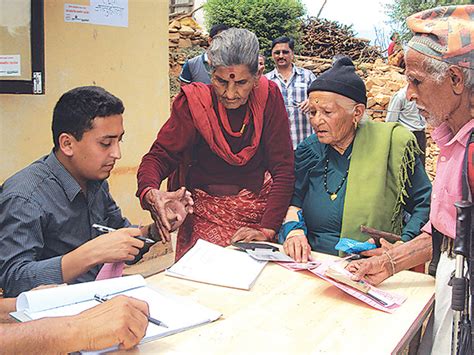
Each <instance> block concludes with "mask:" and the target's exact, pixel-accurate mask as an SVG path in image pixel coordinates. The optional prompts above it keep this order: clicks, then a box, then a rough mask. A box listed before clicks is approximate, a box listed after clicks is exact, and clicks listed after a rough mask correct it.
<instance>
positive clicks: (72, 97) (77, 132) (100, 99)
mask: <svg viewBox="0 0 474 355" xmlns="http://www.w3.org/2000/svg"><path fill="white" fill-rule="evenodd" d="M124 110H125V108H124V106H123V103H122V100H120V99H119V98H117V97H115V96H114V95H112V94H111V93H110V92H108V91H106V90H105V89H103V88H101V87H99V86H82V87H78V88H75V89H72V90H70V91H68V92H66V93H64V94H63V95H62V96H61V98H60V99H59V101H58V102H57V103H56V106H55V107H54V112H53V123H52V131H53V142H54V150H55V151H56V150H58V148H59V136H60V135H61V134H62V133H70V134H72V135H73V136H74V138H76V139H77V140H78V141H80V140H81V139H82V135H83V134H84V132H86V131H88V130H90V129H91V128H92V124H93V121H94V118H96V117H108V116H113V115H120V114H122V113H123V111H124Z"/></svg>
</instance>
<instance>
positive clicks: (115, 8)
mask: <svg viewBox="0 0 474 355" xmlns="http://www.w3.org/2000/svg"><path fill="white" fill-rule="evenodd" d="M90 12H91V22H92V23H95V24H97V25H106V26H119V27H128V0H91V2H90Z"/></svg>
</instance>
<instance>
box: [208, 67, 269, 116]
mask: <svg viewBox="0 0 474 355" xmlns="http://www.w3.org/2000/svg"><path fill="white" fill-rule="evenodd" d="M259 78H260V75H252V73H251V72H250V70H249V68H248V66H247V65H244V64H239V65H232V66H229V67H223V66H220V67H217V68H216V69H215V70H214V72H213V73H212V76H211V83H212V87H213V88H214V90H215V92H216V94H217V98H218V99H219V101H220V102H221V103H222V104H223V105H224V107H225V108H227V109H236V108H239V107H240V106H242V105H244V104H245V103H246V102H247V100H248V98H249V96H250V93H251V92H252V89H253V88H254V86H255V85H256V84H257V83H258V79H259Z"/></svg>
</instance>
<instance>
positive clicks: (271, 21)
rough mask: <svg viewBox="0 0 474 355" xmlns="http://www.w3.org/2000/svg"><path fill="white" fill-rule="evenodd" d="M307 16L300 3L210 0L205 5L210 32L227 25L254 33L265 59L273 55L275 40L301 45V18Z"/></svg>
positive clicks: (271, 0) (205, 16)
mask: <svg viewBox="0 0 474 355" xmlns="http://www.w3.org/2000/svg"><path fill="white" fill-rule="evenodd" d="M305 13H306V9H305V7H304V6H303V4H302V2H301V1H300V0H232V1H231V0H208V1H207V2H206V3H205V4H204V18H205V20H206V26H207V27H208V29H209V28H211V27H212V26H213V25H216V24H219V23H224V24H226V25H228V26H231V27H239V28H245V29H247V30H249V31H252V32H253V33H255V35H256V36H257V37H258V39H259V41H260V49H261V51H262V53H264V54H265V55H266V56H269V55H270V51H271V43H272V40H273V39H275V38H278V37H280V36H288V37H292V38H294V39H295V41H296V43H298V40H299V38H300V32H299V30H300V27H301V18H302V16H304V14H305ZM267 63H268V61H267Z"/></svg>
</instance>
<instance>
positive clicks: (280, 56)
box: [272, 43, 294, 69]
mask: <svg viewBox="0 0 474 355" xmlns="http://www.w3.org/2000/svg"><path fill="white" fill-rule="evenodd" d="M272 57H273V61H274V62H275V65H276V66H277V68H282V69H283V68H288V67H289V66H291V63H292V62H293V58H294V54H293V51H292V50H291V49H290V46H289V45H288V43H278V44H276V45H275V47H273V49H272Z"/></svg>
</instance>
